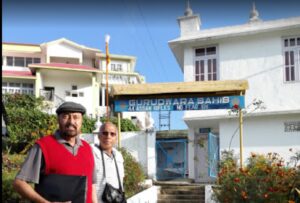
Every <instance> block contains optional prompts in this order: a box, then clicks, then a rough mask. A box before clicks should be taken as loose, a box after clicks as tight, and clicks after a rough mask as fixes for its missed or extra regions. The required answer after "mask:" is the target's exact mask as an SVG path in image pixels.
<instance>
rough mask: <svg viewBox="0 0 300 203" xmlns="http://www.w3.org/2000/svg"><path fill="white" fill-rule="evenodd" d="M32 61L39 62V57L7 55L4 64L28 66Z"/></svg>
mask: <svg viewBox="0 0 300 203" xmlns="http://www.w3.org/2000/svg"><path fill="white" fill-rule="evenodd" d="M32 63H41V59H40V58H31V57H26V58H25V57H15V56H7V57H6V65H7V66H19V67H28V65H29V64H32Z"/></svg>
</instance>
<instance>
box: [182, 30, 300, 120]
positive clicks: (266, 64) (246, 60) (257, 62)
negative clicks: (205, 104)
mask: <svg viewBox="0 0 300 203" xmlns="http://www.w3.org/2000/svg"><path fill="white" fill-rule="evenodd" d="M299 33H300V29H299V28H298V29H294V30H287V31H281V32H273V33H263V34H257V35H251V36H244V37H235V38H226V39H223V40H219V41H211V42H209V41H206V43H207V45H211V44H217V46H218V49H219V50H218V53H219V57H218V60H219V70H220V71H219V72H220V80H239V79H245V80H247V81H248V83H249V89H248V90H247V91H246V97H245V102H246V104H245V105H246V106H247V105H248V104H250V103H251V102H252V101H253V99H260V100H262V101H263V102H264V104H265V106H266V109H265V110H264V111H286V110H293V109H298V110H299V109H300V94H295V93H296V92H299V90H300V83H299V82H293V83H285V82H284V72H283V70H284V66H283V65H284V57H283V46H282V43H283V42H282V37H285V36H293V35H295V34H298V35H299ZM186 46H187V45H186ZM194 46H195V45H194ZM199 46H200V45H199ZM202 46H203V44H202ZM195 47H197V46H195ZM193 48H194V47H193ZM193 48H192V47H186V48H185V53H184V58H185V60H184V64H185V67H184V74H185V75H184V80H185V81H193V80H194V76H193V75H194V65H193V64H194V57H193V56H194V49H193ZM291 98H292V99H291ZM218 114H219V115H225V114H224V112H222V111H219V112H218V111H201V113H200V112H199V111H188V112H185V117H186V118H189V117H190V118H192V117H199V118H203V117H207V116H212V115H218Z"/></svg>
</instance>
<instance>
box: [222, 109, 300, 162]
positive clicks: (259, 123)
mask: <svg viewBox="0 0 300 203" xmlns="http://www.w3.org/2000/svg"><path fill="white" fill-rule="evenodd" d="M296 120H298V121H299V120H300V114H294V115H293V114H290V115H285V116H279V115H278V116H276V115H275V116H274V115H273V116H256V117H246V118H244V128H243V146H244V151H243V159H244V161H246V159H247V158H248V157H249V156H250V155H251V152H255V153H264V154H267V153H269V152H276V153H278V154H279V155H280V156H282V157H283V158H284V159H285V160H286V161H288V160H289V158H290V156H291V155H293V153H292V152H290V151H289V149H290V148H292V149H293V150H295V151H296V150H300V132H284V122H286V121H296ZM237 128H238V120H237V118H236V119H227V120H223V121H221V122H220V151H223V150H228V148H229V143H230V139H231V137H232V135H233V133H234V131H235V130H236V129H237ZM231 149H234V151H235V153H237V154H239V152H240V151H239V130H238V131H237V133H236V134H235V136H234V137H233V140H232V144H231ZM238 158H239V156H238Z"/></svg>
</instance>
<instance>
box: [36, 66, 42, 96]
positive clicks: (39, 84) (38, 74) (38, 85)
mask: <svg viewBox="0 0 300 203" xmlns="http://www.w3.org/2000/svg"><path fill="white" fill-rule="evenodd" d="M35 77H36V79H35V97H40V96H41V94H40V89H42V76H41V71H40V69H36V72H35Z"/></svg>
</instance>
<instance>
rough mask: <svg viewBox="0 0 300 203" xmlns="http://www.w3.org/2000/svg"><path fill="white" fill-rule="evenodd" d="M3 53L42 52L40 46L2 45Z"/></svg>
mask: <svg viewBox="0 0 300 203" xmlns="http://www.w3.org/2000/svg"><path fill="white" fill-rule="evenodd" d="M2 51H20V52H41V48H40V46H38V45H23V44H2Z"/></svg>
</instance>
